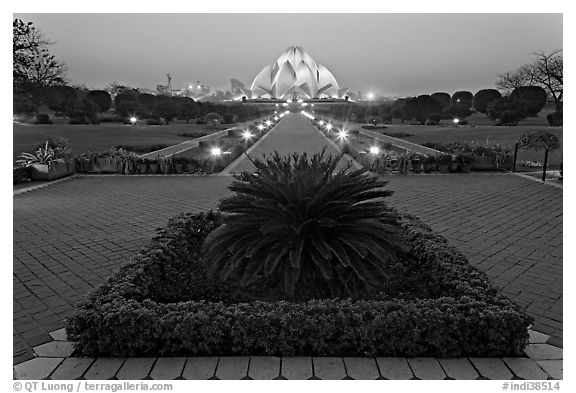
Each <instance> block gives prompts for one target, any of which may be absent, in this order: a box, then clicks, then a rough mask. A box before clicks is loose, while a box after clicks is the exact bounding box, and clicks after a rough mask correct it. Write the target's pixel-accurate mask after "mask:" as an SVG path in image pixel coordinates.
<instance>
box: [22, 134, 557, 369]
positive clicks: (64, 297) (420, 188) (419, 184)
mask: <svg viewBox="0 0 576 393" xmlns="http://www.w3.org/2000/svg"><path fill="white" fill-rule="evenodd" d="M280 125H281V124H280ZM280 125H279V126H280ZM279 126H278V127H279ZM318 135H319V134H318ZM272 136H274V131H272V133H271V134H269V135H268V137H269V138H272ZM307 138H308V137H307ZM264 142H266V139H264V140H263V141H262V146H264ZM387 180H390V181H391V183H390V188H391V189H393V190H395V191H396V194H395V195H393V196H392V197H391V202H392V203H393V204H394V205H396V206H399V207H403V208H405V209H407V210H408V211H410V212H412V213H415V214H417V215H419V216H420V217H421V218H422V219H424V221H426V222H428V223H429V224H430V225H431V226H432V227H433V228H434V229H435V230H437V231H439V232H441V233H442V234H443V235H444V236H445V237H447V238H448V239H449V240H450V241H451V242H452V244H454V245H455V246H457V247H458V248H459V249H460V250H461V251H462V252H463V253H464V254H466V255H467V256H468V257H469V259H470V261H471V262H472V263H473V264H475V265H477V266H479V267H480V268H481V269H482V270H484V271H485V272H486V273H487V274H488V275H489V276H490V277H491V278H492V279H493V280H494V282H495V283H496V284H497V285H498V286H500V287H501V288H503V290H504V291H505V293H506V294H507V295H508V296H509V297H511V298H512V299H514V300H515V301H517V302H519V303H521V304H525V305H527V306H528V311H529V312H530V313H531V315H533V316H534V317H535V319H536V324H535V325H534V329H535V330H537V331H542V332H544V333H547V334H550V335H551V336H552V337H551V338H550V339H549V340H548V342H549V343H551V344H554V345H560V346H561V345H562V189H560V188H554V187H549V186H545V185H542V184H539V183H537V182H533V181H530V180H526V179H523V178H520V177H517V176H514V175H501V174H494V175H487V174H470V175H444V176H442V175H419V176H405V177H401V176H394V177H388V178H387ZM231 181H232V178H231V177H229V176H209V177H201V176H186V175H184V176H182V175H181V176H178V175H175V176H166V175H164V176H162V175H160V176H104V175H102V176H85V177H78V178H75V179H71V180H68V181H63V182H60V183H58V184H53V185H49V186H47V187H44V188H42V189H39V190H34V191H30V192H25V193H23V194H20V195H16V196H14V199H13V209H14V221H13V224H14V226H13V228H14V229H13V232H14V233H13V234H14V243H13V244H14V248H13V253H14V262H13V272H14V274H13V283H14V293H13V303H14V314H13V324H14V337H13V345H14V347H13V349H14V352H13V355H14V363H20V362H23V361H25V360H27V359H31V358H32V357H33V356H34V355H33V353H32V350H31V348H32V347H35V346H37V345H40V344H43V343H47V342H49V341H51V340H52V338H51V337H50V335H49V332H51V331H53V330H56V329H59V328H61V327H63V326H64V325H63V319H64V318H65V317H66V316H68V315H70V313H71V312H72V310H73V306H74V304H75V303H76V302H77V301H79V300H80V299H81V298H82V296H83V295H84V294H85V293H86V292H87V291H88V290H90V288H92V287H94V286H97V285H98V284H99V283H101V282H102V280H104V278H105V277H107V276H108V275H109V274H110V273H112V272H113V271H115V270H116V269H117V268H118V266H119V265H120V264H121V263H123V262H124V261H126V260H127V259H128V258H130V257H131V256H132V255H134V254H135V253H136V252H137V251H138V249H140V248H141V247H142V246H145V245H146V244H147V243H148V241H149V240H150V238H151V237H152V235H153V233H154V229H155V228H157V227H160V226H163V225H165V224H166V222H167V220H168V219H169V218H170V217H172V216H174V215H176V214H178V213H180V212H184V211H202V210H208V209H213V208H215V206H216V202H217V200H218V199H219V198H221V197H222V196H223V195H225V194H227V193H228V190H227V188H226V187H227V186H228V185H229V184H230V182H231Z"/></svg>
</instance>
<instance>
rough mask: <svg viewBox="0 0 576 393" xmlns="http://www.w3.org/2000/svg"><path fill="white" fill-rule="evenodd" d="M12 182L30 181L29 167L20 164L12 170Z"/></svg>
mask: <svg viewBox="0 0 576 393" xmlns="http://www.w3.org/2000/svg"><path fill="white" fill-rule="evenodd" d="M12 178H13V179H12V180H13V183H12V184H20V183H26V182H29V181H30V167H28V166H21V167H17V168H14V169H13V170H12Z"/></svg>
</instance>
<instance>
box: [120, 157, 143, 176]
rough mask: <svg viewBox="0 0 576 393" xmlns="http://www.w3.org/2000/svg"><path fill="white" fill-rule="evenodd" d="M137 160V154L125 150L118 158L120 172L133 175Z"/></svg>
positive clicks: (136, 169) (135, 171)
mask: <svg viewBox="0 0 576 393" xmlns="http://www.w3.org/2000/svg"><path fill="white" fill-rule="evenodd" d="M138 160H139V157H138V155H137V154H135V153H132V152H126V153H125V154H124V156H123V157H119V158H118V163H119V166H120V168H119V170H120V173H123V174H125V175H134V174H136V173H138V169H139V168H138Z"/></svg>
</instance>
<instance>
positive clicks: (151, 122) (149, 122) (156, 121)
mask: <svg viewBox="0 0 576 393" xmlns="http://www.w3.org/2000/svg"><path fill="white" fill-rule="evenodd" d="M146 124H147V125H149V126H161V125H164V122H162V120H159V119H147V120H146Z"/></svg>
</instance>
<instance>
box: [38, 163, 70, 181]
mask: <svg viewBox="0 0 576 393" xmlns="http://www.w3.org/2000/svg"><path fill="white" fill-rule="evenodd" d="M70 166H72V165H70V164H69V163H67V162H66V161H64V160H62V159H59V160H54V161H52V163H50V164H33V165H31V166H30V178H31V179H32V180H41V181H50V180H55V179H59V178H61V177H64V176H67V175H70V174H71V173H74V172H73V171H72V172H71V170H70V168H69V167H70ZM72 167H73V166H72Z"/></svg>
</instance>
